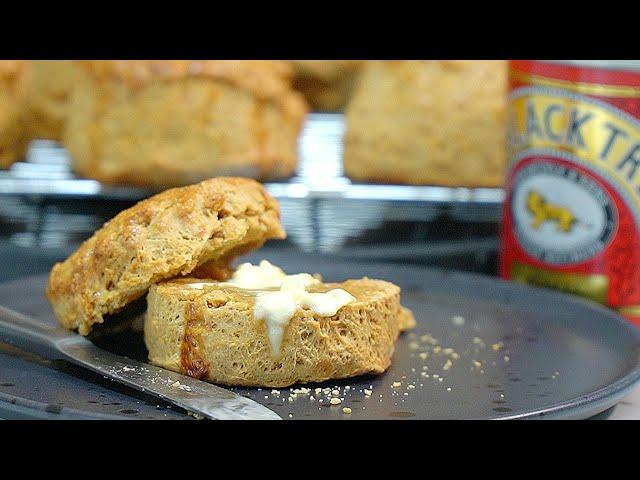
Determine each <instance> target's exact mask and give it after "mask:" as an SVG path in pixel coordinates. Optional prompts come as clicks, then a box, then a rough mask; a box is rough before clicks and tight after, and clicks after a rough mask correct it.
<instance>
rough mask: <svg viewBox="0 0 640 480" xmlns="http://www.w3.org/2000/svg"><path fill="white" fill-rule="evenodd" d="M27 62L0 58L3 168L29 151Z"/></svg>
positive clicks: (0, 119)
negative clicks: (27, 134) (25, 115)
mask: <svg viewBox="0 0 640 480" xmlns="http://www.w3.org/2000/svg"><path fill="white" fill-rule="evenodd" d="M25 66H26V65H25V61H24V60H0V168H7V167H9V166H10V165H11V164H12V163H13V162H15V161H16V160H18V159H19V158H20V157H21V156H22V155H24V153H25V149H26V144H27V139H26V137H25V135H24V110H25V106H24V100H25V81H24V78H25V77H24V76H25Z"/></svg>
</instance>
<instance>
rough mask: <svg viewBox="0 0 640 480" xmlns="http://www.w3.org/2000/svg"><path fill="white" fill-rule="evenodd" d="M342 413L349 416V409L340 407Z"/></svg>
mask: <svg viewBox="0 0 640 480" xmlns="http://www.w3.org/2000/svg"><path fill="white" fill-rule="evenodd" d="M342 412H343V413H346V414H347V415H349V414H350V413H351V409H350V408H349V407H342Z"/></svg>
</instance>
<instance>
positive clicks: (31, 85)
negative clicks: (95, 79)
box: [26, 60, 83, 141]
mask: <svg viewBox="0 0 640 480" xmlns="http://www.w3.org/2000/svg"><path fill="white" fill-rule="evenodd" d="M26 70H27V72H26V77H27V119H26V132H27V136H28V137H29V138H30V139H38V138H40V139H48V140H56V141H61V140H62V133H63V131H64V127H65V124H66V120H67V116H68V114H69V106H70V103H71V92H72V90H73V88H74V86H75V85H77V83H78V82H80V76H81V74H82V73H83V72H82V69H81V68H79V67H78V65H77V64H76V62H75V61H74V60H30V61H29V62H27V67H26Z"/></svg>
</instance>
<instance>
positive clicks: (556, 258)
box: [511, 162, 616, 265]
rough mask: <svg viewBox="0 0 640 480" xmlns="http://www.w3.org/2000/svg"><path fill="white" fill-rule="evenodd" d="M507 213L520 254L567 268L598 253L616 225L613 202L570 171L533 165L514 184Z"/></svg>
mask: <svg viewBox="0 0 640 480" xmlns="http://www.w3.org/2000/svg"><path fill="white" fill-rule="evenodd" d="M511 213H512V216H513V223H514V227H515V232H516V235H517V237H518V240H519V241H520V244H521V245H522V247H523V248H524V250H525V251H526V252H527V253H528V254H529V255H531V256H532V257H534V258H536V259H538V260H539V261H541V262H545V263H550V264H558V265H562V264H572V263H579V262H582V261H583V260H587V259H589V258H591V257H593V256H595V255H597V254H598V253H599V252H601V251H602V250H603V249H604V248H605V247H606V246H607V244H608V243H609V241H610V240H611V237H612V235H613V233H614V231H615V226H616V213H615V207H614V206H613V201H612V200H611V198H610V197H609V195H608V194H607V192H605V191H604V189H603V188H601V187H600V186H599V185H598V184H597V183H596V182H594V181H593V180H592V179H590V178H589V177H587V176H586V175H584V174H583V173H581V172H579V171H578V170H574V169H572V168H569V167H565V166H563V165H559V164H555V163H551V162H537V163H533V164H531V165H529V166H527V167H525V168H523V169H522V170H521V171H519V172H518V173H517V174H516V176H515V177H514V179H513V190H512V198H511Z"/></svg>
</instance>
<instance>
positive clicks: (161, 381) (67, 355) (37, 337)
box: [0, 306, 280, 420]
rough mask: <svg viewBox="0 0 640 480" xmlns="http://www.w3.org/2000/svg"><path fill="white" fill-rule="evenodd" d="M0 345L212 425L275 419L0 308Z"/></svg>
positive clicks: (216, 390) (232, 396)
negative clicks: (84, 372)
mask: <svg viewBox="0 0 640 480" xmlns="http://www.w3.org/2000/svg"><path fill="white" fill-rule="evenodd" d="M0 340H1V341H3V342H6V343H9V344H11V345H14V346H17V347H19V348H21V349H23V350H27V351H32V352H34V353H37V354H40V355H42V356H45V357H46V358H51V359H62V360H67V361H70V362H72V363H75V364H76V365H79V366H81V367H84V368H86V369H88V370H91V371H93V372H96V373H98V374H100V375H102V376H103V377H105V378H108V379H110V380H113V381H116V382H120V383H122V384H124V385H127V386H128V387H131V388H134V389H136V390H139V391H141V392H144V393H147V394H151V395H154V396H156V397H158V398H160V399H162V400H166V401H169V402H171V403H172V404H174V405H177V406H179V407H181V408H184V409H185V410H187V411H189V412H192V413H194V414H196V415H200V416H202V417H205V418H210V419H215V420H279V419H280V417H279V416H278V415H277V414H276V413H274V412H273V411H271V410H270V409H268V408H267V407H265V406H263V405H260V404H259V403H257V402H255V401H254V400H251V399H249V398H246V397H244V396H241V395H238V394H237V393H234V392H232V391H230V390H226V389H224V388H221V387H217V386H215V385H212V384H209V383H206V382H202V381H199V380H195V379H193V378H191V377H187V376H184V375H180V374H177V373H174V372H170V371H168V370H165V369H163V368H158V367H154V366H152V365H149V364H146V363H141V362H138V361H136V360H132V359H130V358H127V357H124V356H120V355H114V354H113V353H110V352H107V351H105V350H103V349H101V348H98V347H97V346H95V345H94V344H93V343H91V342H90V341H89V340H88V339H87V338H85V337H81V336H80V335H76V334H74V333H71V332H68V331H65V330H63V329H61V328H56V327H52V326H51V325H48V324H46V323H44V322H42V321H39V320H36V319H32V318H30V317H28V316H26V315H23V314H20V313H17V312H14V311H12V310H10V309H7V308H5V307H2V306H0Z"/></svg>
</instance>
